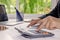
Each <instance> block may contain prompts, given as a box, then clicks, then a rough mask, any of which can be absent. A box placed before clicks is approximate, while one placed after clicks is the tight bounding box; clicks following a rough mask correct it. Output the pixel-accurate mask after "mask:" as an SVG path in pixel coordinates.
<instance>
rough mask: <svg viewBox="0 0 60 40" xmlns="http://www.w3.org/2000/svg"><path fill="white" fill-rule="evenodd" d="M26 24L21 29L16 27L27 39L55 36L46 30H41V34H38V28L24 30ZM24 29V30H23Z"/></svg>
mask: <svg viewBox="0 0 60 40" xmlns="http://www.w3.org/2000/svg"><path fill="white" fill-rule="evenodd" d="M25 25H26V24H23V25H21V26H20V27H15V29H16V30H18V32H20V33H21V34H22V35H21V36H23V37H25V38H43V37H52V36H54V34H53V33H50V32H47V31H44V30H40V31H39V32H36V31H35V30H36V27H37V26H34V27H31V28H30V29H29V30H26V29H24V27H26V26H25ZM21 27H22V28H21Z"/></svg>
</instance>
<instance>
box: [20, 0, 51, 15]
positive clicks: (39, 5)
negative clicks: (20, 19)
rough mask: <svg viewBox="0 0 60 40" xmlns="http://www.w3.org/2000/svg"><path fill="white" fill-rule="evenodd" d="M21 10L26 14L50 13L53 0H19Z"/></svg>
mask: <svg viewBox="0 0 60 40" xmlns="http://www.w3.org/2000/svg"><path fill="white" fill-rule="evenodd" d="M19 1H20V2H19V8H20V12H23V13H25V14H43V13H49V12H50V9H51V0H19Z"/></svg>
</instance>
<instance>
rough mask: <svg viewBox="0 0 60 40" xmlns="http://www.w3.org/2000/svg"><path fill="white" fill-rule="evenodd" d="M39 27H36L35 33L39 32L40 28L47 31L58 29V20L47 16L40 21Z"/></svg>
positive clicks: (59, 25)
mask: <svg viewBox="0 0 60 40" xmlns="http://www.w3.org/2000/svg"><path fill="white" fill-rule="evenodd" d="M39 23H40V25H39V26H38V28H37V30H36V31H39V30H40V29H42V28H46V29H49V30H54V29H60V19H59V18H55V17H52V16H48V17H46V18H44V19H42V20H40V22H39Z"/></svg>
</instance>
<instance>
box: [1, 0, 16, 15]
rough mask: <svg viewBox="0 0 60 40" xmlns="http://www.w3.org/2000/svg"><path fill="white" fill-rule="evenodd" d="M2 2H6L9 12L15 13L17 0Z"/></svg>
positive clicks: (2, 0) (4, 1)
mask: <svg viewBox="0 0 60 40" xmlns="http://www.w3.org/2000/svg"><path fill="white" fill-rule="evenodd" d="M0 4H4V5H5V7H6V11H7V13H8V14H11V13H12V14H14V13H15V8H14V7H15V6H16V0H0Z"/></svg>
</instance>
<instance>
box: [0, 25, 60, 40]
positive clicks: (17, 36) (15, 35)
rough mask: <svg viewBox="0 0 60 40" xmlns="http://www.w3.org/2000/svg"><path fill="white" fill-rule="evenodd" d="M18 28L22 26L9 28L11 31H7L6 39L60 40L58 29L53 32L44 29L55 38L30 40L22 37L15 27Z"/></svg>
mask: <svg viewBox="0 0 60 40" xmlns="http://www.w3.org/2000/svg"><path fill="white" fill-rule="evenodd" d="M17 26H20V25H19V24H18V25H15V26H8V28H9V29H8V30H7V31H6V33H7V35H6V36H5V37H7V38H8V39H9V40H60V36H59V35H60V30H58V29H57V30H51V31H50V30H46V29H43V30H46V31H49V32H52V33H54V34H55V36H53V37H48V38H35V39H28V38H24V37H22V36H21V34H20V33H19V32H18V31H17V30H15V27H17ZM0 36H2V34H0ZM0 39H1V38H0ZM5 39H6V38H5ZM6 40H7V39H6Z"/></svg>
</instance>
